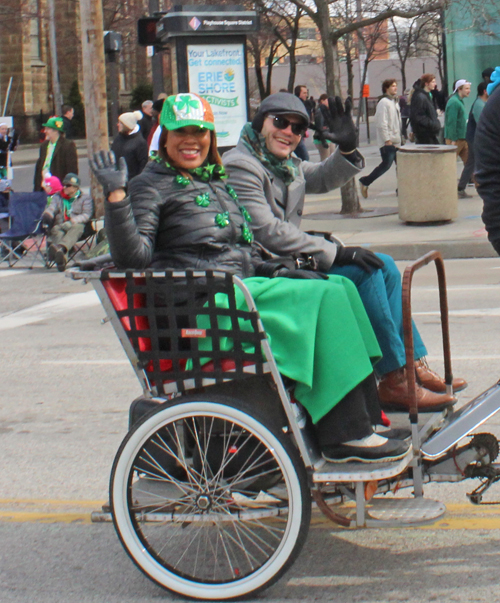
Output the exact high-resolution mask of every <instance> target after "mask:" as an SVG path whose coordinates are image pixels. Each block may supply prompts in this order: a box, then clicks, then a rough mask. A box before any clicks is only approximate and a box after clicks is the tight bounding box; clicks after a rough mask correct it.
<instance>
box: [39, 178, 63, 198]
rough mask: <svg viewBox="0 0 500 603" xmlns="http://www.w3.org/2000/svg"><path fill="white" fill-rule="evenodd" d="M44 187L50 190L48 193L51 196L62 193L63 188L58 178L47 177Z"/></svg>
mask: <svg viewBox="0 0 500 603" xmlns="http://www.w3.org/2000/svg"><path fill="white" fill-rule="evenodd" d="M43 186H44V187H46V188H48V189H49V191H47V192H48V193H49V195H55V194H56V193H60V192H61V191H62V188H63V187H62V184H61V181H60V180H59V178H58V177H57V176H47V177H46V178H45V180H44V181H43Z"/></svg>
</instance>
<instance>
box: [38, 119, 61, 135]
mask: <svg viewBox="0 0 500 603" xmlns="http://www.w3.org/2000/svg"><path fill="white" fill-rule="evenodd" d="M42 126H43V127H44V128H52V129H53V130H57V131H58V132H64V122H63V119H62V117H49V119H48V120H47V123H46V124H42Z"/></svg>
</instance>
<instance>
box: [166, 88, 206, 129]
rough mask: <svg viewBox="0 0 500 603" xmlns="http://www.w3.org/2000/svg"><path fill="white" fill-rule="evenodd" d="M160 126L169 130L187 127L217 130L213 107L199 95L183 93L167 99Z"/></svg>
mask: <svg viewBox="0 0 500 603" xmlns="http://www.w3.org/2000/svg"><path fill="white" fill-rule="evenodd" d="M160 125H161V126H163V127H164V128H165V129H167V130H177V129H178V128H184V127H185V126H199V127H200V128H207V130H215V126H214V114H213V112H212V107H211V106H210V104H209V103H208V101H206V100H205V99H204V98H201V96H198V95H197V94H191V93H189V92H181V93H180V94H174V95H172V96H169V97H167V98H166V99H165V102H164V103H163V109H162V110H161V114H160Z"/></svg>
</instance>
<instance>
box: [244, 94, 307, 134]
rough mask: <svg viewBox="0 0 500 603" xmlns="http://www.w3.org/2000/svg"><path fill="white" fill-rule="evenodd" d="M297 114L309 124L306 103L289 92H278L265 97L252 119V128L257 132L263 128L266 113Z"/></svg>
mask: <svg viewBox="0 0 500 603" xmlns="http://www.w3.org/2000/svg"><path fill="white" fill-rule="evenodd" d="M269 113H271V114H272V115H297V116H298V117H301V118H302V119H303V120H304V124H305V125H308V124H309V115H308V113H307V111H306V108H305V106H304V103H303V102H302V101H301V100H300V98H298V97H297V96H295V95H294V94H290V93H289V92H276V94H271V96H268V97H267V98H265V99H264V100H263V101H262V103H261V105H260V107H259V110H258V111H257V113H256V114H255V117H254V118H253V121H252V128H253V129H254V130H256V131H257V132H260V131H261V130H262V126H263V124H264V119H265V118H266V115H269Z"/></svg>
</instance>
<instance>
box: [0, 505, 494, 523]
mask: <svg viewBox="0 0 500 603" xmlns="http://www.w3.org/2000/svg"><path fill="white" fill-rule="evenodd" d="M104 503H105V501H102V500H53V499H50V500H49V499H14V498H7V499H0V523H2V522H10V523H78V524H89V523H91V513H90V511H101V508H102V505H103V504H104ZM2 507H3V508H2ZM6 507H7V508H6ZM26 507H28V508H30V507H36V510H33V511H29V510H28V511H27V510H25V509H26ZM68 507H70V508H71V511H65V510H64V508H68ZM17 509H23V510H17ZM84 509H85V510H84ZM86 509H89V510H86ZM336 510H338V512H339V513H347V512H352V510H353V506H352V505H349V506H343V507H342V508H340V507H336ZM311 527H312V528H313V529H333V530H336V529H339V530H343V529H344V528H340V527H337V526H336V525H335V524H333V523H331V522H330V521H329V520H328V519H326V518H325V517H323V516H322V515H321V514H320V513H319V511H315V512H314V514H313V517H312V520H311ZM418 529H421V530H499V529H500V505H477V506H475V505H471V504H448V505H446V514H445V516H444V517H443V518H442V519H440V520H439V521H437V522H436V523H434V524H431V525H426V526H420V527H419V528H418Z"/></svg>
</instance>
